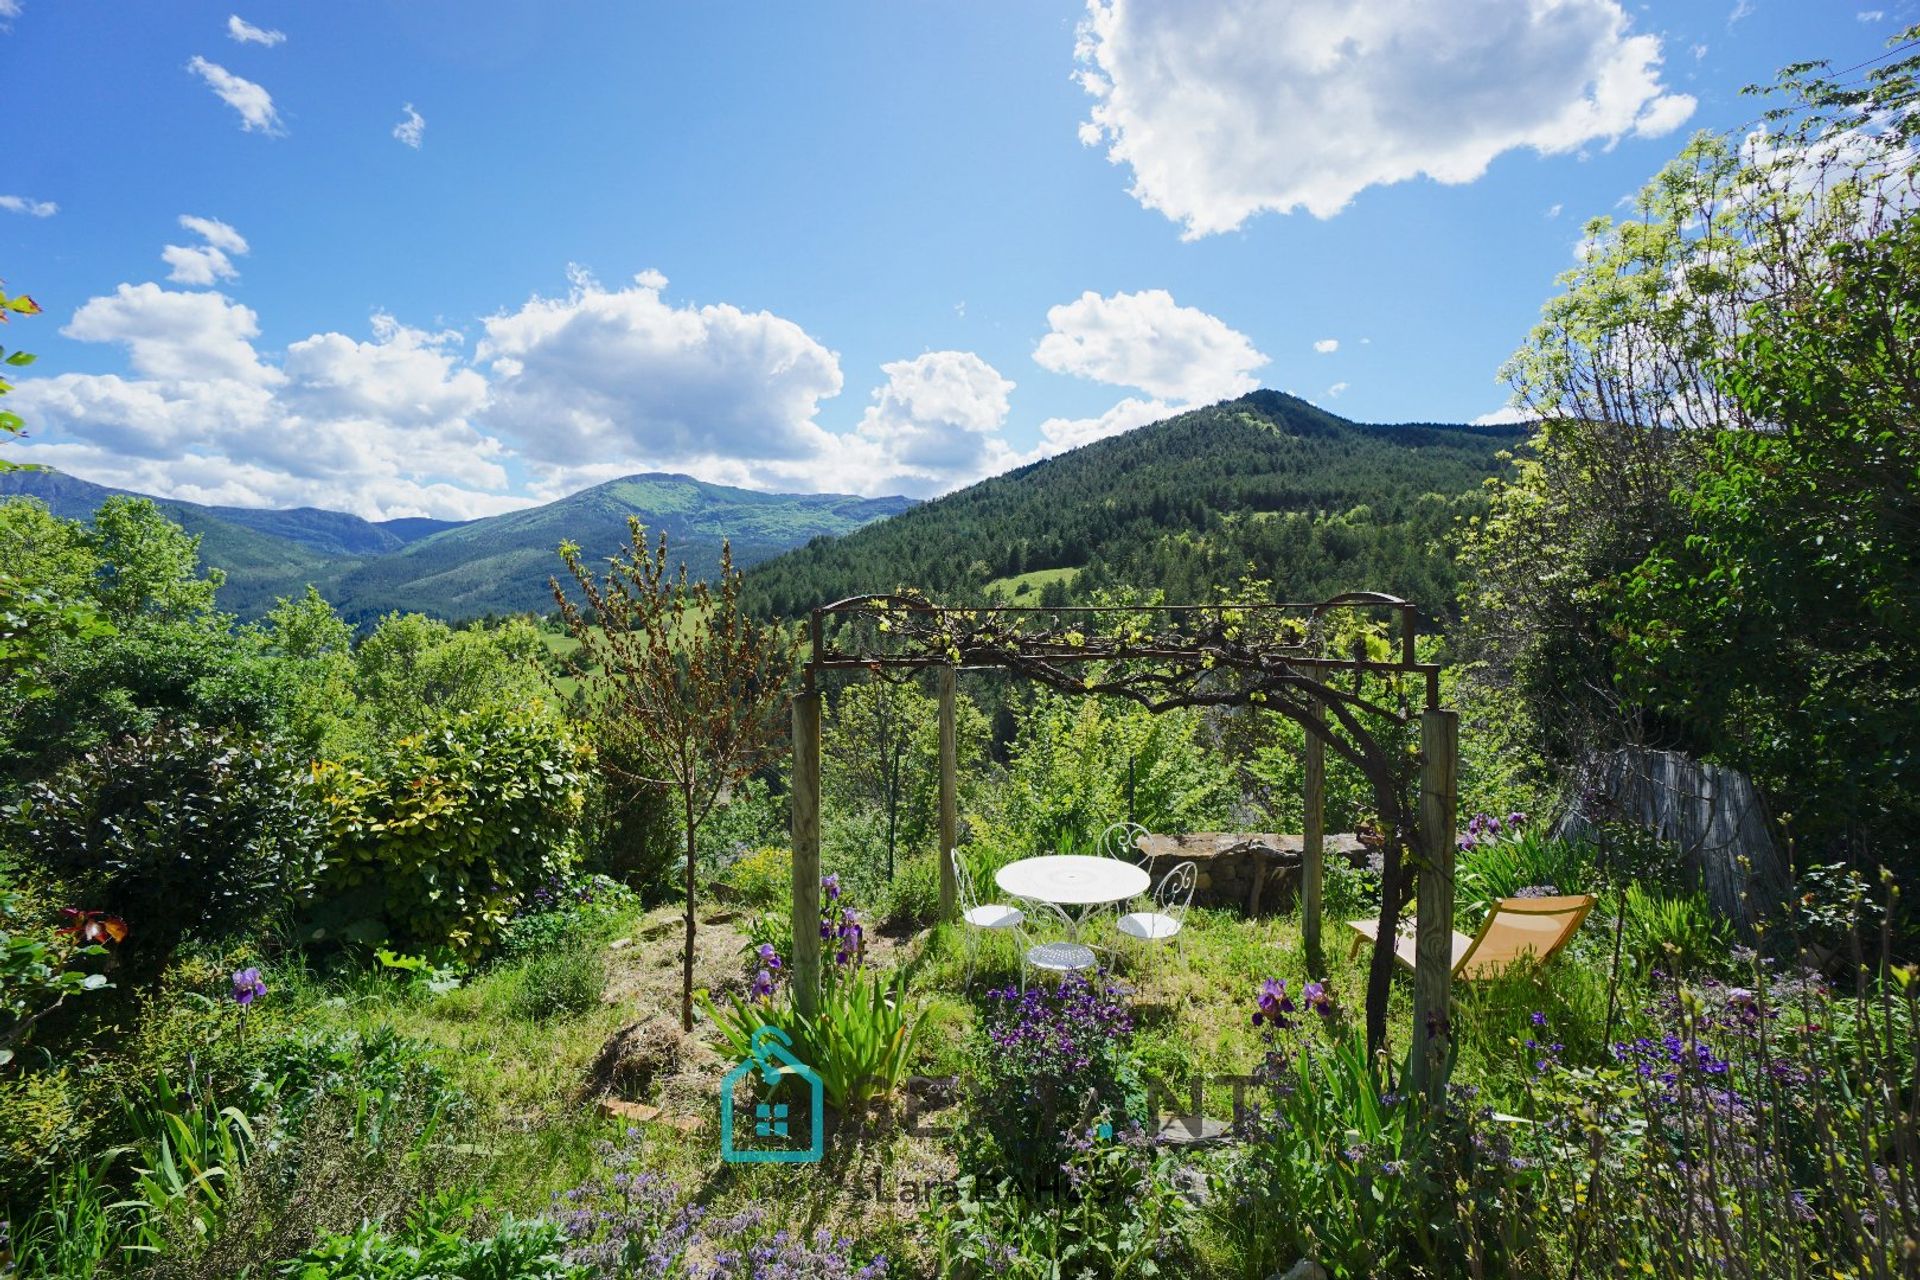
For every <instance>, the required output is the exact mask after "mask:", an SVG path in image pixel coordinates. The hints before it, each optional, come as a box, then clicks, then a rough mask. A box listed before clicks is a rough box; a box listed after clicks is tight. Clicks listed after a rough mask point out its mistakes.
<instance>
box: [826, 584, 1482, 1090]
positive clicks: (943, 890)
mask: <svg viewBox="0 0 1920 1280" xmlns="http://www.w3.org/2000/svg"><path fill="white" fill-rule="evenodd" d="M1417 630H1418V615H1417V613H1416V611H1415V609H1414V608H1413V606H1412V605H1410V604H1408V603H1407V602H1406V601H1404V600H1401V599H1398V598H1396V597H1394V596H1388V595H1381V594H1378V593H1375V592H1354V593H1350V594H1347V595H1342V596H1337V597H1335V598H1333V599H1331V600H1323V601H1318V602H1314V603H1305V604H1292V603H1252V604H1246V603H1216V604H1205V605H1095V606H1083V607H1062V608H1046V607H1030V606H1014V605H988V606H980V607H948V606H942V605H938V604H935V603H933V602H932V601H930V600H928V599H926V598H925V597H923V596H920V595H917V594H913V593H896V594H892V595H871V596H856V597H854V598H852V599H847V600H841V601H839V602H837V603H835V604H830V605H826V606H823V607H821V608H819V609H815V610H814V611H813V614H812V616H811V618H810V620H809V633H808V634H809V639H810V641H811V656H810V657H809V659H808V660H807V661H806V662H805V663H804V664H803V667H802V672H803V677H804V683H803V686H802V688H801V691H800V693H799V694H798V695H796V697H795V699H794V778H793V853H794V864H793V877H794V903H793V911H794V940H795V952H796V955H795V957H794V959H795V974H794V978H795V981H794V989H795V992H796V994H797V996H798V998H799V999H800V1000H801V1002H802V1005H803V1007H807V1008H808V1009H809V1011H810V1006H811V1004H812V1002H813V999H814V993H815V991H816V990H817V984H818V980H819V964H820V953H819V938H818V931H817V930H816V929H815V928H814V927H813V921H815V920H817V918H818V915H819V891H820V880H819V865H820V676H821V675H822V673H825V672H833V671H847V672H859V671H864V672H868V673H870V674H872V675H874V676H876V677H879V678H883V679H886V678H891V679H902V678H909V677H911V676H912V675H914V674H916V673H919V672H924V671H929V670H931V671H935V672H937V673H938V676H939V694H940V699H939V706H940V847H941V857H940V860H939V861H940V908H941V915H942V918H943V919H952V918H953V914H954V906H955V899H956V896H957V891H956V886H955V883H954V876H953V866H952V862H951V860H950V858H949V857H948V856H947V854H948V851H950V850H951V849H952V848H953V847H954V845H955V843H956V842H957V838H958V813H957V772H958V770H957V761H956V759H955V746H954V711H953V707H954V696H955V694H954V685H955V674H956V673H957V672H959V671H970V670H982V669H990V670H999V671H1005V672H1008V673H1011V674H1013V675H1016V676H1020V677H1023V678H1025V679H1027V680H1031V681H1033V682H1035V683H1038V684H1041V685H1044V686H1046V687H1048V688H1052V689H1056V690H1059V691H1061V692H1064V693H1072V694H1088V695H1102V696H1108V697H1117V698H1125V699H1128V700H1130V701H1132V702H1135V703H1137V704H1139V705H1140V706H1142V707H1145V708H1146V709H1147V710H1149V711H1153V712H1160V711H1170V710H1174V709H1176V708H1180V707H1219V708H1237V707H1252V708H1258V709H1260V710H1263V711H1267V712H1270V713H1272V714H1274V715H1277V716H1281V717H1284V718H1286V719H1288V720H1291V721H1293V722H1294V723H1295V724H1297V725H1299V726H1300V727H1301V729H1302V730H1303V731H1304V734H1305V743H1306V753H1305V755H1306V758H1305V765H1306V788H1305V789H1306V795H1305V797H1304V798H1305V802H1306V803H1305V815H1306V816H1305V831H1304V833H1303V834H1304V853H1303V857H1302V868H1301V911H1302V927H1303V932H1304V934H1305V941H1306V945H1307V953H1308V957H1309V962H1310V963H1312V964H1314V965H1316V966H1317V965H1318V964H1319V955H1320V943H1321V936H1320V925H1321V921H1320V906H1321V892H1320V890H1321V883H1322V858H1323V847H1324V825H1323V816H1322V798H1323V793H1324V779H1325V754H1326V753H1327V752H1329V751H1330V752H1332V753H1333V754H1334V756H1335V757H1337V758H1338V759H1341V760H1344V761H1346V762H1347V763H1348V764H1350V765H1352V766H1353V767H1354V768H1355V769H1357V770H1358V771H1359V772H1360V774H1361V775H1362V776H1363V777H1364V778H1366V780H1367V782H1368V784H1369V786H1370V787H1371V789H1372V793H1373V800H1374V807H1375V809H1376V811H1377V813H1378V814H1379V818H1380V830H1381V832H1382V834H1383V837H1384V840H1383V848H1382V853H1383V857H1384V864H1385V865H1384V877H1383V884H1382V894H1381V897H1382V916H1381V928H1380V931H1379V939H1378V941H1377V942H1376V944H1375V946H1374V953H1373V961H1372V967H1371V970H1370V972H1369V978H1368V984H1367V1039H1368V1046H1369V1049H1370V1050H1371V1049H1378V1048H1379V1046H1380V1045H1381V1043H1382V1042H1383V1041H1384V1038H1385V1030H1386V997H1387V991H1388V985H1389V979H1390V976H1391V973H1392V965H1393V944H1394V935H1395V930H1396V926H1397V924H1398V920H1399V913H1400V909H1401V907H1402V905H1403V904H1404V903H1405V902H1406V901H1407V899H1408V897H1409V894H1408V892H1407V888H1406V885H1407V879H1408V877H1407V871H1408V869H1409V868H1408V866H1407V863H1406V861H1405V860H1403V858H1402V856H1401V855H1402V852H1403V850H1406V849H1408V848H1411V849H1412V851H1413V852H1414V854H1415V858H1414V860H1413V861H1414V864H1415V866H1417V868H1418V870H1419V872H1420V874H1419V875H1418V887H1419V903H1418V911H1417V918H1418V925H1419V930H1418V935H1417V940H1416V951H1415V954H1416V958H1417V961H1418V963H1417V965H1416V969H1415V1003H1414V1022H1415V1028H1416V1033H1415V1040H1414V1044H1415V1048H1416V1052H1415V1053H1413V1054H1412V1072H1413V1076H1414V1079H1415V1082H1416V1083H1419V1084H1426V1085H1429V1086H1430V1085H1432V1084H1433V1083H1435V1082H1436V1081H1438V1080H1439V1079H1441V1078H1443V1076H1444V1067H1443V1066H1442V1069H1441V1070H1438V1071H1435V1070H1433V1069H1432V1068H1433V1066H1434V1064H1436V1063H1439V1064H1444V1062H1445V1061H1446V1059H1447V1057H1448V1051H1447V1050H1448V1046H1447V1043H1446V1033H1447V1003H1448V998H1449V992H1450V988H1451V978H1452V930H1453V852H1454V825H1455V813H1454V810H1455V792H1454V778H1455V764H1456V756H1457V735H1458V728H1457V719H1456V717H1455V716H1454V714H1453V713H1452V712H1450V711H1446V710H1443V709H1442V708H1441V707H1440V668H1439V666H1438V665H1437V664H1434V663H1430V662H1422V661H1420V660H1419V658H1418V656H1417V654H1416V649H1415V637H1416V634H1417ZM1415 720H1418V721H1419V725H1420V751H1419V753H1418V755H1417V756H1414V755H1411V754H1410V753H1409V752H1408V751H1407V750H1406V749H1405V748H1404V746H1402V745H1400V744H1399V743H1397V742H1395V741H1393V739H1394V738H1396V737H1398V736H1400V735H1397V734H1395V733H1394V731H1395V730H1397V729H1402V728H1404V727H1405V726H1407V725H1408V724H1410V723H1412V722H1413V721H1415ZM1416 773H1417V776H1418V780H1419V790H1418V799H1417V800H1412V799H1410V798H1409V795H1408V792H1409V790H1410V783H1411V782H1412V781H1413V778H1414V776H1415V774H1416ZM1420 1029H1424V1031H1425V1036H1424V1037H1423V1036H1421V1035H1420Z"/></svg>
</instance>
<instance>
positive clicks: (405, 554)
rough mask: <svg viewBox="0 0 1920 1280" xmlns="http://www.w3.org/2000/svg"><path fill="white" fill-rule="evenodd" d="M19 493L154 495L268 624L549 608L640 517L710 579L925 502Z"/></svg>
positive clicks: (71, 479)
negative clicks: (284, 609) (315, 616)
mask: <svg viewBox="0 0 1920 1280" xmlns="http://www.w3.org/2000/svg"><path fill="white" fill-rule="evenodd" d="M14 496H25V497H33V498H38V499H40V500H41V501H44V502H46V504H47V506H48V507H49V509H51V510H52V511H53V513H54V514H55V515H58V516H62V517H64V518H66V519H87V518H90V517H91V516H92V515H93V513H94V512H95V511H96V510H98V509H99V506H100V504H101V503H102V502H104V501H105V500H106V499H107V498H109V497H113V496H126V497H135V498H148V499H149V500H150V501H152V502H153V503H154V504H155V505H156V506H158V507H159V508H160V509H161V510H162V511H163V512H165V513H166V514H167V516H168V517H169V518H170V519H173V520H175V521H176V522H178V523H179V524H180V525H181V526H182V527H183V528H185V529H186V530H187V531H188V532H189V533H194V534H197V535H199V536H200V538H201V559H202V560H203V561H204V562H205V563H207V564H209V565H214V566H218V567H219V568H220V569H222V570H223V571H224V572H225V573H226V574H227V583H226V585H225V586H224V587H223V588H222V589H221V595H220V604H221V607H222V608H224V609H227V610H230V611H232V612H234V613H236V614H238V615H239V616H240V617H241V618H243V619H250V618H255V617H258V616H260V615H261V614H262V613H264V612H265V611H266V610H267V609H268V608H271V607H272V604H273V601H274V600H275V599H276V598H277V597H279V596H285V595H294V594H298V593H299V592H300V591H302V590H304V589H305V587H306V585H307V584H308V583H311V584H313V585H314V586H316V587H318V588H319V589H320V591H321V593H322V594H323V595H325V596H326V597H327V599H328V600H330V601H332V602H333V604H334V606H335V608H337V609H338V610H339V611H340V613H341V616H342V617H345V618H346V619H347V620H348V621H350V622H355V623H365V622H369V621H371V620H373V619H374V618H377V617H379V616H380V615H382V614H384V613H387V612H389V611H391V610H395V609H399V610H403V611H420V612H428V613H434V614H437V615H439V616H443V617H447V618H451V619H463V618H468V617H477V616H483V615H486V614H495V613H518V612H544V611H545V610H547V609H548V608H550V607H551V604H552V602H551V597H550V596H549V595H548V589H547V579H548V578H549V577H550V576H552V575H553V574H554V573H556V572H557V571H559V569H560V559H559V556H558V554H557V549H558V547H559V545H560V543H561V542H562V541H567V540H571V541H573V542H576V543H578V544H579V545H580V546H581V547H582V548H583V550H584V551H585V552H586V555H587V557H588V559H589V560H590V561H591V560H594V559H597V558H601V557H604V556H607V555H612V554H614V553H616V552H618V551H620V550H621V549H623V548H624V547H626V546H627V545H628V534H627V518H628V516H630V515H631V516H637V517H639V518H640V520H641V522H642V524H644V525H645V526H646V527H647V529H648V532H649V533H650V534H659V533H662V532H664V533H666V534H667V536H668V540H669V543H670V545H671V548H672V552H673V554H674V556H675V558H676V559H682V560H685V561H686V563H687V566H688V568H689V570H690V571H691V572H693V573H695V574H696V575H706V574H711V573H712V572H714V571H715V569H716V568H717V567H718V564H719V556H720V544H721V541H722V540H723V539H727V540H731V542H732V544H733V551H734V557H735V560H736V562H738V563H740V564H742V565H750V564H753V563H756V562H757V561H759V560H762V559H766V558H767V557H769V556H772V555H776V554H778V553H779V552H781V551H784V550H787V549H788V548H790V547H793V546H797V545H800V544H801V543H804V542H805V541H807V540H808V539H810V538H813V537H819V536H831V535H834V534H838V533H845V532H850V531H851V530H853V529H855V528H857V527H859V526H860V525H861V524H864V523H866V522H868V521H871V520H874V519H878V518H881V517H883V516H886V515H890V514H894V513H896V512H899V511H902V510H906V509H907V508H909V507H911V506H912V505H913V501H912V500H911V499H908V498H904V497H882V498H865V497H860V496H858V495H853V494H777V493H763V492H760V491H758V490H752V489H739V488H735V487H733V486H730V485H717V484H710V483H708V482H706V481H702V480H697V479H695V478H693V477H691V476H686V475H680V474H678V473H673V472H661V471H650V472H640V473H636V474H634V475H630V476H622V477H619V478H617V479H614V480H608V481H604V482H602V483H600V484H597V485H590V486H588V487H587V488H585V489H582V490H579V491H578V492H576V493H572V494H568V495H567V496H565V497H563V498H558V499H555V500H554V501H552V502H548V503H543V504H539V505H536V506H532V507H524V508H520V509H518V510H515V511H510V512H504V513H502V514H500V515H497V516H486V517H482V518H480V519H477V520H464V521H449V520H433V519H429V518H426V517H399V518H396V519H393V520H386V521H370V520H365V519H362V518H361V517H359V516H354V515H349V514H347V513H345V512H337V511H327V510H324V509H322V508H314V507H299V508H255V507H214V506H208V505H204V504H200V503H193V502H186V501H183V500H180V499H173V498H160V497H154V496H152V495H148V494H141V493H136V492H133V491H132V490H125V489H115V488H112V487H110V486H106V485H100V484H95V483H93V482H92V481H89V480H83V479H81V478H79V477H77V476H72V475H69V474H67V473H66V472H61V471H54V470H51V469H49V470H40V471H12V472H4V473H0V498H7V497H14Z"/></svg>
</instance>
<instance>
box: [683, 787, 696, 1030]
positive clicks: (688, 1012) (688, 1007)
mask: <svg viewBox="0 0 1920 1280" xmlns="http://www.w3.org/2000/svg"><path fill="white" fill-rule="evenodd" d="M680 798H681V800H682V801H683V802H684V803H685V805H686V816H687V945H686V951H685V952H684V954H683V956H682V963H681V966H680V1029H681V1030H682V1031H691V1030H693V868H694V863H695V861H696V855H695V853H694V844H693V788H692V787H683V788H681V791H680Z"/></svg>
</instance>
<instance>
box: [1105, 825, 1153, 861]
mask: <svg viewBox="0 0 1920 1280" xmlns="http://www.w3.org/2000/svg"><path fill="white" fill-rule="evenodd" d="M1147 834H1148V832H1147V829H1146V828H1145V827H1143V826H1141V825H1140V824H1139V823H1137V822H1116V823H1114V824H1113V825H1112V826H1110V827H1108V828H1107V829H1106V830H1105V831H1102V832H1101V833H1100V842H1099V844H1098V845H1097V846H1095V847H1096V848H1097V849H1098V850H1099V851H1100V856H1101V857H1103V858H1120V859H1122V860H1125V861H1131V860H1132V859H1134V858H1137V857H1139V856H1141V850H1140V838H1141V837H1142V836H1145V835H1147Z"/></svg>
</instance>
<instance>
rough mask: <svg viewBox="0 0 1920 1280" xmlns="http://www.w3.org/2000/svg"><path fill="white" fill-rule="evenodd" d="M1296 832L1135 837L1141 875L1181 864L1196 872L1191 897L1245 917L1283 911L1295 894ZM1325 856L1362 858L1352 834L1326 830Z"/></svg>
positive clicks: (1300, 845) (1300, 842)
mask: <svg viewBox="0 0 1920 1280" xmlns="http://www.w3.org/2000/svg"><path fill="white" fill-rule="evenodd" d="M1304 846H1305V840H1304V838H1303V837H1301V836H1295V835H1282V834H1277V833H1273V832H1244V831H1196V832H1193V833H1191V834H1188V835H1182V836H1156V835H1147V836H1142V837H1140V840H1139V842H1138V845H1137V847H1138V848H1139V850H1140V854H1141V858H1140V861H1141V863H1142V864H1143V865H1144V866H1145V867H1146V868H1147V874H1148V875H1150V876H1153V877H1154V878H1155V879H1156V880H1158V879H1159V877H1160V876H1162V875H1165V874H1166V873H1167V872H1168V871H1170V870H1172V869H1173V867H1175V866H1177V865H1178V864H1180V863H1182V862H1191V863H1193V864H1194V868H1195V870H1196V871H1198V872H1199V875H1198V878H1197V880H1196V883H1195V887H1194V894H1193V900H1194V902H1195V903H1197V904H1199V905H1200V906H1206V907H1237V908H1239V909H1240V910H1242V911H1244V912H1246V913H1247V914H1248V915H1257V914H1260V913H1261V912H1268V911H1280V910H1285V909H1286V908H1287V907H1289V906H1291V905H1292V904H1293V902H1294V901H1295V900H1296V899H1297V898H1298V896H1299V893H1300V859H1301V856H1302V853H1303V850H1304ZM1322 847H1323V849H1324V852H1325V856H1326V857H1328V858H1344V859H1346V860H1347V861H1348V862H1349V863H1353V864H1355V865H1357V864H1358V863H1359V862H1361V861H1363V860H1364V859H1365V857H1366V850H1365V849H1364V848H1362V846H1361V844H1360V839H1359V837H1358V836H1355V835H1352V834H1340V835H1332V834H1329V835H1328V836H1326V837H1325V839H1324V840H1323V842H1322Z"/></svg>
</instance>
